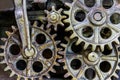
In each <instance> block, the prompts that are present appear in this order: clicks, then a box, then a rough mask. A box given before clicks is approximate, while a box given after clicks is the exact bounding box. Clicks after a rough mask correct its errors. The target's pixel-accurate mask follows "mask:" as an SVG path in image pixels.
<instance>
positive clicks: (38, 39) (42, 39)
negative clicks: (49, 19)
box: [36, 33, 46, 44]
mask: <svg viewBox="0 0 120 80" xmlns="http://www.w3.org/2000/svg"><path fill="white" fill-rule="evenodd" d="M45 41H46V36H45V35H44V34H42V33H40V34H37V36H36V42H37V43H38V44H43V43H45Z"/></svg>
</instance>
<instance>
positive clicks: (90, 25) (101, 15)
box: [63, 0, 120, 51]
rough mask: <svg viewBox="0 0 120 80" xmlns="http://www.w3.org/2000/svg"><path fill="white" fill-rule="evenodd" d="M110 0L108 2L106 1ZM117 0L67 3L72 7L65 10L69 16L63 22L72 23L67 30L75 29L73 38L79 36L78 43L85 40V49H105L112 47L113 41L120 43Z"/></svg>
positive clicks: (80, 0)
mask: <svg viewBox="0 0 120 80" xmlns="http://www.w3.org/2000/svg"><path fill="white" fill-rule="evenodd" d="M106 1H108V2H106ZM118 5H119V4H118V2H117V0H90V1H89V0H74V1H73V2H72V3H66V6H68V7H69V8H70V9H69V10H68V11H64V13H65V14H67V15H68V16H69V18H68V19H65V20H64V21H63V22H65V23H70V26H69V27H68V28H66V31H71V30H72V31H73V33H72V35H71V36H70V38H71V39H73V38H75V37H77V38H78V40H77V41H76V45H78V44H80V43H81V42H84V44H85V45H84V49H86V48H87V47H88V46H90V45H91V46H92V50H93V51H94V50H95V49H96V48H97V46H99V47H100V49H101V50H102V51H104V46H106V45H107V46H109V47H110V48H112V43H113V42H115V43H117V44H119V41H118V37H119V35H120V27H119V26H120V7H119V6H118Z"/></svg>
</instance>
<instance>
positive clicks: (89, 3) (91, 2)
mask: <svg viewBox="0 0 120 80" xmlns="http://www.w3.org/2000/svg"><path fill="white" fill-rule="evenodd" d="M95 2H96V1H95V0H84V3H85V5H86V6H87V7H93V6H94V5H95Z"/></svg>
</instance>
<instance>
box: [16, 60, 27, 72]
mask: <svg viewBox="0 0 120 80" xmlns="http://www.w3.org/2000/svg"><path fill="white" fill-rule="evenodd" d="M16 67H17V69H18V70H25V68H26V67H27V63H26V62H25V61H24V60H19V61H17V63H16Z"/></svg>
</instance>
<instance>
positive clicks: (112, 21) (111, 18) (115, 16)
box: [110, 13, 120, 24]
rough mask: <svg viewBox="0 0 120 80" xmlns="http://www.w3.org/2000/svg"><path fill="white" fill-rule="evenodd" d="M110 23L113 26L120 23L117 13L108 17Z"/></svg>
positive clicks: (119, 16)
mask: <svg viewBox="0 0 120 80" xmlns="http://www.w3.org/2000/svg"><path fill="white" fill-rule="evenodd" d="M110 21H111V23H113V24H119V23H120V14H118V13H114V14H112V15H111V17H110Z"/></svg>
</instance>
